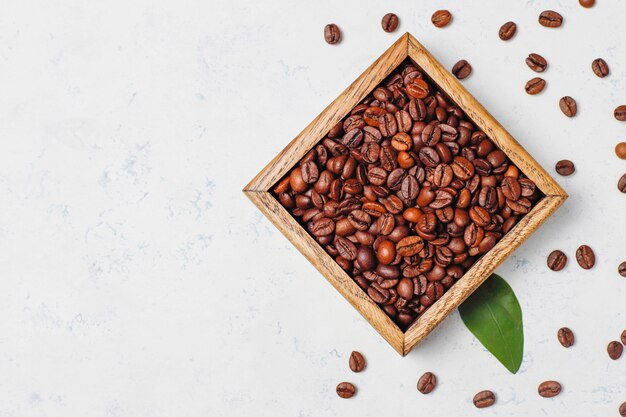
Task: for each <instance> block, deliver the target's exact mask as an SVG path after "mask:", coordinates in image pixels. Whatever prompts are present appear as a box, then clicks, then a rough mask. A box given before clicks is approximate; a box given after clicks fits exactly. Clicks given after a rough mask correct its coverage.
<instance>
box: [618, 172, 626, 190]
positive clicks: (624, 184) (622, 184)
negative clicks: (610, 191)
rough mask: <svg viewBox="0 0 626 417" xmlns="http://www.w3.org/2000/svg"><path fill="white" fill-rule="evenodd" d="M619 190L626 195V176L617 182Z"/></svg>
mask: <svg viewBox="0 0 626 417" xmlns="http://www.w3.org/2000/svg"><path fill="white" fill-rule="evenodd" d="M617 189H618V190H620V191H621V192H623V193H626V174H624V175H622V176H621V177H620V179H619V180H618V181H617Z"/></svg>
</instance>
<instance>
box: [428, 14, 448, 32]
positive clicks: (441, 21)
mask: <svg viewBox="0 0 626 417" xmlns="http://www.w3.org/2000/svg"><path fill="white" fill-rule="evenodd" d="M451 20H452V14H451V13H450V12H449V11H448V10H437V11H436V12H435V13H433V15H432V17H431V18H430V21H431V22H432V23H433V25H435V26H436V27H438V28H442V27H444V26H448V24H449V23H450V21H451Z"/></svg>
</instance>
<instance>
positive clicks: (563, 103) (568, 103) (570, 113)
mask: <svg viewBox="0 0 626 417" xmlns="http://www.w3.org/2000/svg"><path fill="white" fill-rule="evenodd" d="M559 108H560V109H561V111H562V112H563V114H564V115H566V116H567V117H574V116H576V113H577V112H578V106H577V104H576V100H574V99H573V98H571V97H570V96H565V97H562V98H561V100H559Z"/></svg>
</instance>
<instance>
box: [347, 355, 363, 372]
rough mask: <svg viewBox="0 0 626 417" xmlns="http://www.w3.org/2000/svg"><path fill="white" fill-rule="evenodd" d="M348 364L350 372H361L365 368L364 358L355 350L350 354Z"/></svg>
mask: <svg viewBox="0 0 626 417" xmlns="http://www.w3.org/2000/svg"><path fill="white" fill-rule="evenodd" d="M349 365H350V369H351V370H352V372H361V371H362V370H363V369H365V365H366V363H365V358H364V357H363V355H361V353H360V352H357V351H356V350H355V351H353V352H352V353H351V354H350V360H349Z"/></svg>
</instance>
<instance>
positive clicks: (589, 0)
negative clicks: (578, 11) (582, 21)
mask: <svg viewBox="0 0 626 417" xmlns="http://www.w3.org/2000/svg"><path fill="white" fill-rule="evenodd" d="M578 3H580V5H581V6H583V7H585V8H587V9H588V8H590V7H593V5H594V4H596V0H578Z"/></svg>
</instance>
